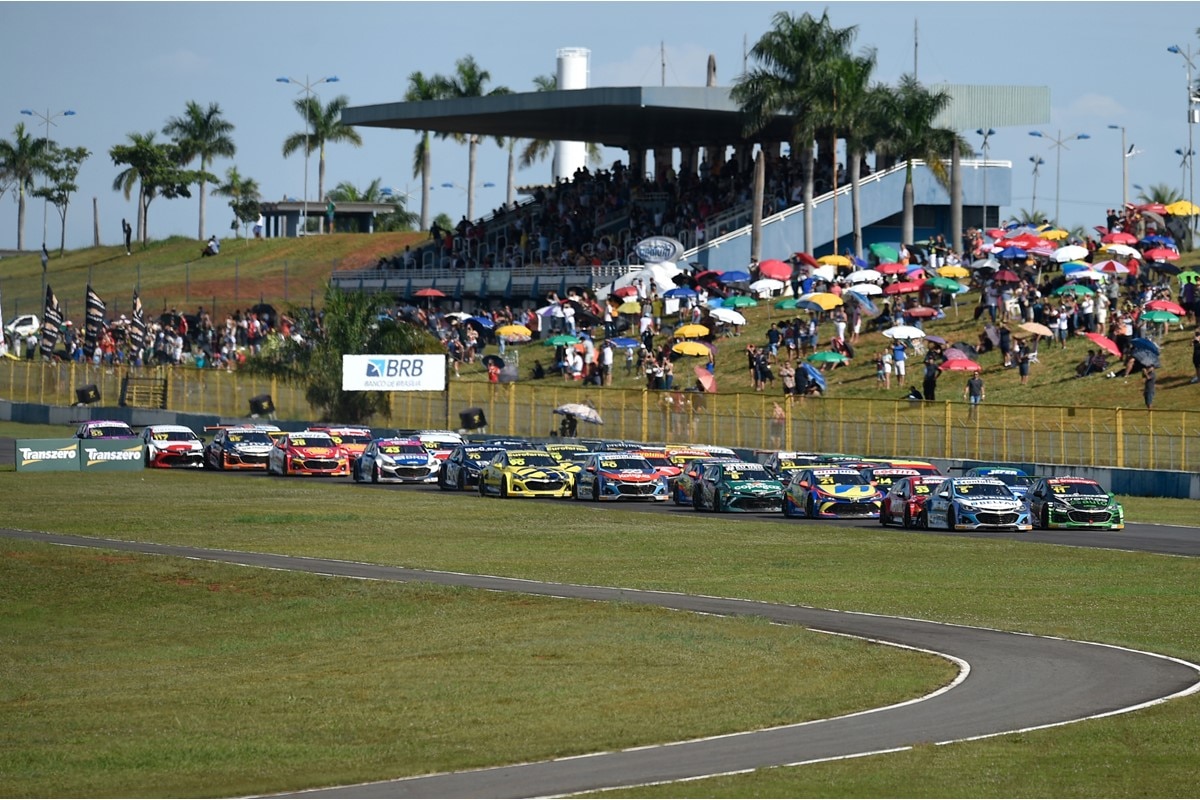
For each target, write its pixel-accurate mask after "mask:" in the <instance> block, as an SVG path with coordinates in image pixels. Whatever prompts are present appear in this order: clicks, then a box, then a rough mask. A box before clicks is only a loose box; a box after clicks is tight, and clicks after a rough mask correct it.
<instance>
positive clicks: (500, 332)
mask: <svg viewBox="0 0 1200 800" xmlns="http://www.w3.org/2000/svg"><path fill="white" fill-rule="evenodd" d="M496 335H497V336H503V337H505V338H506V339H508V338H513V339H521V338H525V339H529V338H531V337H532V336H533V331H531V330H529V328H526V327H525V326H524V325H502V326H501V327H499V328H497V329H496Z"/></svg>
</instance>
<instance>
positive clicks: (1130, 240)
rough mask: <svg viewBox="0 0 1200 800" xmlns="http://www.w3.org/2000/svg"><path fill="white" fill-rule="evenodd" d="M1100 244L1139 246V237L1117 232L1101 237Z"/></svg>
mask: <svg viewBox="0 0 1200 800" xmlns="http://www.w3.org/2000/svg"><path fill="white" fill-rule="evenodd" d="M1100 242H1101V243H1102V244H1137V237H1136V236H1134V235H1133V234H1132V233H1126V232H1125V231H1117V232H1116V233H1108V234H1105V235H1104V236H1102V237H1100Z"/></svg>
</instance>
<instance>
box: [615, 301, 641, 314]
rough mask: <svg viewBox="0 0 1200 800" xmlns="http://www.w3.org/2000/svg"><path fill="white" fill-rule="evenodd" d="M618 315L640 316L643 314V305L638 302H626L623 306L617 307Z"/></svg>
mask: <svg viewBox="0 0 1200 800" xmlns="http://www.w3.org/2000/svg"><path fill="white" fill-rule="evenodd" d="M617 313H618V314H640V313H642V304H641V303H639V302H638V301H636V300H626V301H625V302H624V303H621V305H619V306H617Z"/></svg>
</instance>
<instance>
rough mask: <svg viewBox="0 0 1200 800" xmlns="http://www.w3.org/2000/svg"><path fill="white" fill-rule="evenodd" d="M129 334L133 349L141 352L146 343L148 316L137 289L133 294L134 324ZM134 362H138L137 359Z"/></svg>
mask: <svg viewBox="0 0 1200 800" xmlns="http://www.w3.org/2000/svg"><path fill="white" fill-rule="evenodd" d="M128 332H129V342H130V343H131V344H132V345H133V349H134V350H135V351H136V352H141V350H142V347H143V346H145V343H146V314H145V312H144V311H142V298H140V297H138V293H137V290H136V289H135V290H134V292H133V322H132V323H131V324H130V326H129V329H128ZM134 360H135V361H136V358H135V359H134Z"/></svg>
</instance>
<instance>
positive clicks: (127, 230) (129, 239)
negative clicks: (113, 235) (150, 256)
mask: <svg viewBox="0 0 1200 800" xmlns="http://www.w3.org/2000/svg"><path fill="white" fill-rule="evenodd" d="M121 233H123V234H124V235H125V255H127V256H130V255H133V249H132V248H131V247H130V245H131V244H132V243H133V227H132V226H131V225H130V224H129V220H127V219H122V220H121Z"/></svg>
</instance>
